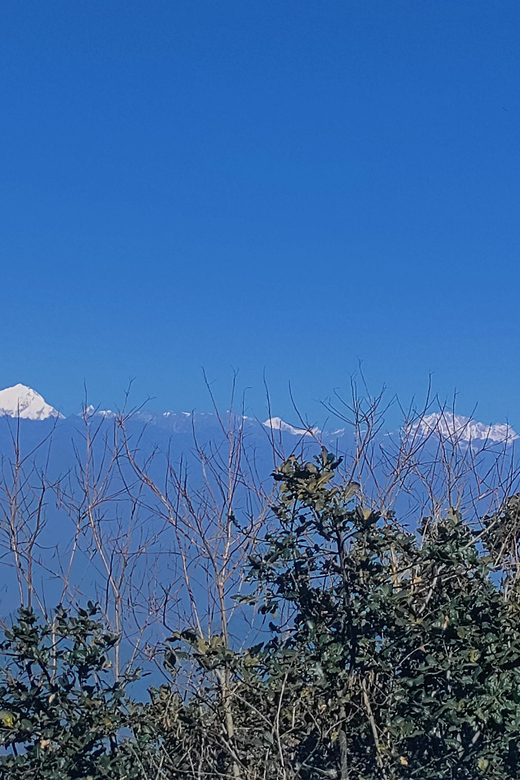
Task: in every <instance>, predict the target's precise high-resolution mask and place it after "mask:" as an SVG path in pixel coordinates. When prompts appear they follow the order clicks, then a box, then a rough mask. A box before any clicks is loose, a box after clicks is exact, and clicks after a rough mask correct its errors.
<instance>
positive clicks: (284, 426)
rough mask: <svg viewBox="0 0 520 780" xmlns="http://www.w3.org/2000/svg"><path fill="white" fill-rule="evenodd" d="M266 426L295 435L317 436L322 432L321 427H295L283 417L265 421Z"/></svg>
mask: <svg viewBox="0 0 520 780" xmlns="http://www.w3.org/2000/svg"><path fill="white" fill-rule="evenodd" d="M264 425H265V427H266V428H271V430H273V431H282V432H283V433H291V434H292V435H293V436H315V435H316V434H317V433H320V429H319V428H295V427H294V426H293V425H289V423H286V422H285V421H284V420H282V418H281V417H271V418H270V419H269V420H266V421H265V423H264Z"/></svg>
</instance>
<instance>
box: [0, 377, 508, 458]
mask: <svg viewBox="0 0 520 780" xmlns="http://www.w3.org/2000/svg"><path fill="white" fill-rule="evenodd" d="M85 412H86V414H87V416H88V417H99V418H104V419H112V418H115V417H116V416H117V415H116V412H113V411H112V410H111V409H99V408H96V407H94V406H92V405H90V406H88V407H87V408H86V410H85ZM2 416H4V417H5V416H7V417H11V418H18V417H19V418H20V419H25V420H34V421H43V420H49V419H50V420H52V419H54V420H56V419H61V420H63V419H65V417H64V415H63V414H61V413H60V412H59V411H58V410H57V409H55V408H54V407H53V406H51V405H50V404H49V403H47V401H45V399H44V398H43V397H42V396H41V395H40V394H39V393H37V392H36V391H35V390H33V389H32V388H30V387H27V386H26V385H23V384H17V385H13V386H12V387H7V388H5V389H4V390H0V417H2ZM77 416H78V415H71V417H72V418H76V419H77ZM132 419H134V420H136V421H138V422H141V423H146V424H148V425H152V426H158V427H160V428H162V429H166V430H168V431H170V432H171V433H179V434H181V433H186V434H188V433H190V432H191V431H192V429H193V425H194V421H195V424H196V427H199V428H200V426H203V427H204V428H205V429H207V430H208V431H209V432H210V431H211V430H215V431H216V430H217V429H220V422H219V420H218V417H217V415H215V414H212V413H207V412H200V413H192V412H175V411H165V412H153V411H149V410H147V409H141V410H138V411H136V412H135V413H134V414H133V416H132ZM243 420H244V423H245V425H246V428H247V427H250V428H251V429H262V428H263V429H264V431H265V430H266V429H267V431H266V432H268V431H270V432H271V433H272V434H274V433H276V434H277V435H284V436H289V437H299V438H302V437H306V438H313V437H316V438H319V439H320V440H322V441H327V440H338V439H342V438H343V437H344V436H348V434H349V431H348V429H345V428H339V429H332V430H329V431H328V430H320V429H319V428H317V427H316V426H309V427H308V428H305V427H303V425H302V424H301V423H300V425H292V424H291V423H288V422H286V421H285V420H283V419H282V418H281V417H276V416H273V417H271V418H269V419H267V420H265V422H261V421H259V420H257V419H256V418H254V417H244V418H243ZM408 432H410V433H414V434H415V433H418V434H419V435H420V436H422V437H424V438H427V437H430V436H432V435H435V436H437V437H440V438H445V439H450V440H452V441H454V442H455V441H456V442H459V443H460V442H462V443H467V444H471V442H496V443H506V444H509V443H512V442H514V441H516V439H518V438H520V437H519V436H518V434H517V433H516V432H515V431H514V430H513V428H511V426H510V425H508V424H506V423H494V424H489V425H488V424H485V423H482V422H478V421H476V420H474V419H472V418H470V417H464V416H463V415H457V414H454V413H453V412H446V411H441V412H435V413H431V414H427V415H424V416H423V417H422V418H421V419H420V420H419V421H418V422H415V423H414V424H413V426H411V427H410V428H409V430H408Z"/></svg>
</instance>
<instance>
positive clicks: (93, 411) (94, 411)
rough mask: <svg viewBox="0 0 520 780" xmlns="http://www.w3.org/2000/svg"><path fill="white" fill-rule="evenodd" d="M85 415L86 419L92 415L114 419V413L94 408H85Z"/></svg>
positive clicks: (109, 410) (110, 410)
mask: <svg viewBox="0 0 520 780" xmlns="http://www.w3.org/2000/svg"><path fill="white" fill-rule="evenodd" d="M85 411H86V413H87V417H93V416H94V415H97V416H98V417H110V418H112V417H115V416H116V413H115V412H113V411H112V409H96V407H95V406H92V404H90V406H87V408H86V409H85Z"/></svg>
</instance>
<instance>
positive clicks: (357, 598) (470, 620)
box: [0, 450, 520, 780]
mask: <svg viewBox="0 0 520 780" xmlns="http://www.w3.org/2000/svg"><path fill="white" fill-rule="evenodd" d="M338 465H339V462H338V460H336V459H335V458H334V457H333V456H332V455H331V454H329V453H328V452H326V451H325V450H323V451H322V453H321V455H320V456H319V457H318V458H316V459H315V462H312V463H302V462H300V461H298V460H297V459H296V458H294V457H292V458H290V459H289V460H287V461H286V462H285V463H283V464H282V465H281V467H280V469H279V470H277V471H276V473H275V475H274V478H275V480H276V482H277V483H278V485H279V492H278V497H277V501H276V503H275V504H274V506H273V513H274V517H275V520H276V522H275V523H273V524H272V530H271V532H270V533H269V534H268V535H267V536H266V538H265V539H264V541H263V544H262V545H259V546H258V549H257V551H256V555H255V556H254V557H253V558H252V559H251V560H250V568H249V572H248V580H249V583H250V592H249V595H248V596H247V597H246V596H243V597H241V600H242V601H244V602H250V603H251V604H252V605H253V606H254V607H255V609H256V610H257V612H259V613H260V615H263V616H264V621H265V630H266V633H264V635H263V641H262V642H260V643H258V644H256V645H255V646H250V647H249V648H246V649H244V648H241V649H239V648H233V647H230V644H229V642H228V641H227V637H225V636H209V637H204V636H202V635H201V634H200V633H199V632H198V631H196V630H194V629H191V628H187V629H186V630H184V631H181V632H180V633H178V634H175V635H173V636H171V637H170V639H169V643H168V649H167V651H166V652H165V654H164V665H165V669H166V671H167V673H168V674H169V675H170V677H171V682H170V683H169V684H164V685H162V686H160V687H159V688H151V689H150V700H149V702H148V703H147V704H146V705H144V706H143V707H140V706H138V705H136V704H135V703H134V704H132V703H131V702H130V701H129V699H128V697H127V693H126V684H127V682H128V680H127V679H124V680H121V681H119V682H118V683H116V684H114V683H113V682H109V681H107V678H106V673H107V666H108V657H109V654H110V648H111V646H112V644H113V643H114V641H115V637H113V636H111V635H109V634H106V633H105V632H104V631H103V629H102V626H101V625H100V624H99V623H97V622H96V620H95V617H96V616H95V612H94V609H93V608H92V609H89V610H87V611H80V612H79V613H78V615H77V616H76V617H70V616H68V615H66V614H65V613H64V612H63V611H62V610H59V611H58V613H57V615H56V618H55V619H54V621H53V622H52V624H50V625H46V624H40V623H38V621H37V620H36V618H35V616H34V614H33V613H32V612H30V611H28V610H22V611H21V613H20V618H19V622H18V623H17V624H16V625H15V626H14V627H13V629H12V630H11V631H9V632H7V633H6V640H5V642H4V643H3V645H2V647H1V650H2V653H3V663H2V666H3V669H2V671H1V672H0V706H1V708H2V713H0V721H1V731H0V734H1V738H2V743H3V745H4V746H5V747H6V748H7V753H6V755H5V756H3V757H2V758H1V759H0V761H1V763H0V766H1V767H2V770H3V773H4V774H3V776H4V777H6V778H7V777H9V778H13V780H16V779H17V778H28V777H30V776H31V777H38V778H40V777H41V778H42V780H47V778H48V779H49V780H50V778H56V780H65V778H82V779H83V780H86V779H87V778H92V779H93V780H97V778H114V780H115V779H116V778H127V780H130V778H137V777H139V778H143V779H144V780H146V778H155V780H181V778H183V779H185V780H189V778H192V780H195V778H197V779H200V778H212V780H213V778H234V780H238V778H243V780H264V779H265V778H269V780H296V778H299V779H300V780H321V779H322V778H331V779H333V778H337V779H338V780H442V779H444V778H445V779H446V780H448V779H449V780H478V778H489V779H490V780H512V779H513V778H520V755H519V746H520V603H519V600H518V597H517V593H518V588H517V571H518V570H517V568H516V566H515V561H516V555H517V551H516V544H517V542H516V539H517V533H516V525H517V514H518V512H517V502H516V503H515V502H514V501H513V502H511V501H509V502H508V503H506V505H505V506H504V508H503V511H502V512H501V513H499V514H498V515H496V516H494V517H490V518H485V520H484V531H483V532H482V533H481V534H480V535H478V536H477V535H475V533H474V532H473V531H471V530H470V529H469V527H468V526H467V525H466V524H465V523H464V522H463V518H461V517H460V515H459V514H458V513H457V512H455V511H449V512H448V513H447V514H446V516H445V517H444V519H442V520H438V521H435V522H433V521H432V520H431V519H425V520H423V521H422V522H421V524H420V526H419V528H418V529H417V532H416V533H410V532H408V531H406V530H405V529H404V528H402V527H401V526H400V525H399V524H398V523H397V522H396V520H395V518H393V517H386V518H383V517H380V516H379V515H378V514H377V513H376V512H372V511H369V510H368V509H366V508H364V507H363V506H362V504H361V503H360V502H359V500H358V499H357V492H358V490H357V489H358V487H359V486H357V485H356V483H349V484H347V485H344V486H342V485H335V484H334V476H335V471H336V469H337V466H338ZM497 570H500V575H501V576H498V574H497ZM125 735H126V736H125Z"/></svg>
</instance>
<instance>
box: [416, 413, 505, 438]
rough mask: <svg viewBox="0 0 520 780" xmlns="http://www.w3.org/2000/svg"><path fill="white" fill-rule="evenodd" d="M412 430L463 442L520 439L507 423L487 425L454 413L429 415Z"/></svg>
mask: <svg viewBox="0 0 520 780" xmlns="http://www.w3.org/2000/svg"><path fill="white" fill-rule="evenodd" d="M412 430H413V431H417V430H418V431H419V432H420V433H421V434H422V435H424V436H429V435H430V434H432V433H435V434H437V435H438V436H441V437H442V438H446V439H453V440H455V441H463V442H472V441H479V442H482V441H488V442H500V443H504V442H507V443H510V442H512V441H514V440H515V439H518V438H519V437H518V434H517V433H515V431H514V430H513V429H512V428H511V426H510V425H507V424H505V423H496V424H494V425H486V424H485V423H481V422H477V421H475V420H473V419H472V418H471V417H463V415H461V414H454V413H453V412H434V413H433V414H427V415H425V416H424V417H423V418H422V419H421V420H419V422H418V423H416V424H415V425H414V426H412Z"/></svg>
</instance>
